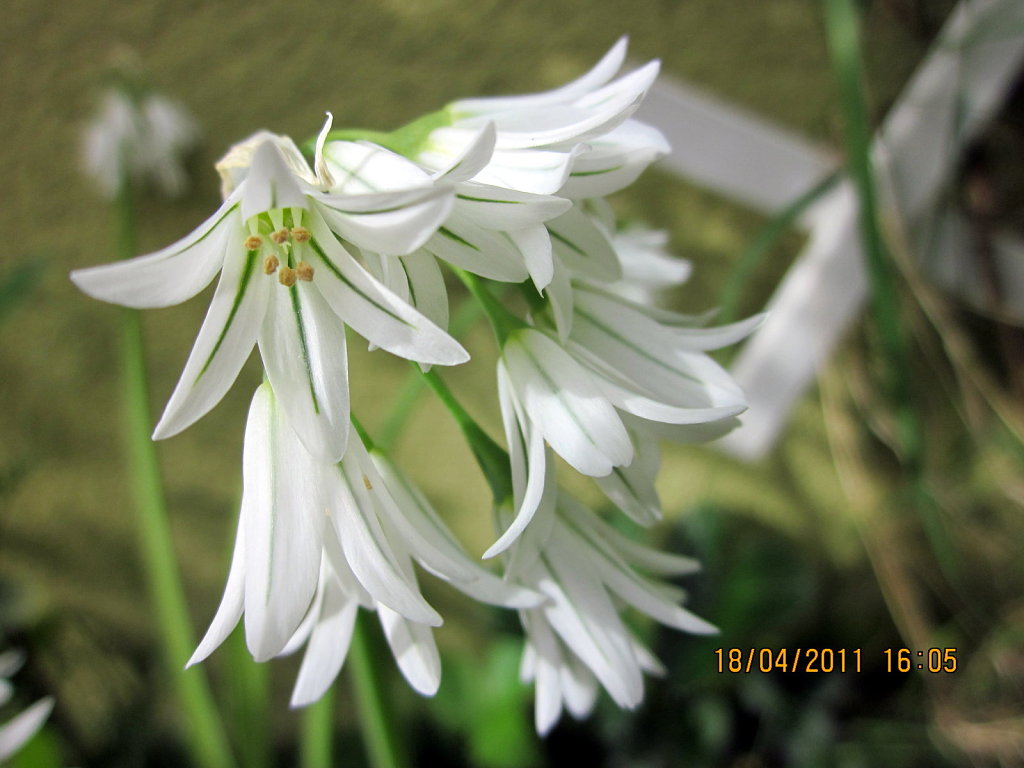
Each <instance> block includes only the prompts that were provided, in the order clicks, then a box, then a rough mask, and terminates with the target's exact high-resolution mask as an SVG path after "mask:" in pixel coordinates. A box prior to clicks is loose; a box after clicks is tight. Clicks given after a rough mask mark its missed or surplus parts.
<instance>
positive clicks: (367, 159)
mask: <svg viewBox="0 0 1024 768" xmlns="http://www.w3.org/2000/svg"><path fill="white" fill-rule="evenodd" d="M324 160H325V162H326V163H327V167H328V168H330V170H331V174H332V175H333V176H334V186H333V188H332V189H331V190H330V191H331V195H332V196H340V195H366V194H369V193H374V192H396V191H403V190H409V189H416V188H419V189H420V190H426V189H429V188H430V187H431V186H432V181H431V178H430V176H429V175H428V174H427V173H426V172H424V171H423V169H422V168H420V167H418V166H417V165H416V164H415V163H413V162H411V161H410V160H408V159H406V158H404V157H402V156H401V155H396V154H395V153H394V152H391V151H390V150H387V149H384V147H379V146H377V145H376V144H370V143H368V142H352V141H332V142H328V144H327V145H326V146H325V147H324ZM338 199H339V200H340V197H339V198H338ZM381 199H382V200H383V199H386V198H381ZM349 204H351V203H349ZM376 205H377V206H378V207H379V205H380V203H379V202H378V203H377V204H376Z"/></svg>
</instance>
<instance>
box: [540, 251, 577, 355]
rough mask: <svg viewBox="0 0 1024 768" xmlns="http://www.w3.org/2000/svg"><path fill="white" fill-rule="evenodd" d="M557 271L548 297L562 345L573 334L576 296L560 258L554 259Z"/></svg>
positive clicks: (548, 290)
mask: <svg viewBox="0 0 1024 768" xmlns="http://www.w3.org/2000/svg"><path fill="white" fill-rule="evenodd" d="M554 264H555V271H554V274H553V275H552V277H551V284H550V285H548V289H547V297H548V304H549V305H550V307H551V315H552V317H554V320H555V331H556V332H557V333H558V340H559V342H561V343H562V344H564V343H565V341H566V339H568V338H569V334H570V333H572V324H573V308H574V307H575V306H576V294H575V292H574V291H573V288H572V282H571V279H570V277H571V276H570V274H569V270H568V269H567V268H566V266H565V264H564V263H563V262H562V260H561V259H560V258H558V257H555V259H554Z"/></svg>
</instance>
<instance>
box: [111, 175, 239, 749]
mask: <svg viewBox="0 0 1024 768" xmlns="http://www.w3.org/2000/svg"><path fill="white" fill-rule="evenodd" d="M117 212H118V225H119V231H118V246H119V252H120V255H121V257H122V258H130V257H131V256H134V255H135V250H136V249H135V211H134V207H133V205H132V199H131V189H130V186H129V185H128V183H127V182H125V183H123V184H122V185H121V190H120V193H119V194H118V198H117ZM121 328H122V365H123V369H122V384H123V387H124V398H123V402H124V416H125V437H126V441H127V444H128V454H129V460H130V464H131V477H132V483H133V489H134V493H135V498H136V504H137V506H138V515H139V533H140V544H141V549H142V560H143V563H144V566H145V569H146V576H147V581H148V584H149V591H150V599H151V600H152V602H153V605H154V606H155V607H156V612H157V619H158V621H159V624H160V632H161V635H162V640H163V642H162V644H161V649H162V651H163V656H164V665H165V667H166V672H167V674H168V675H169V676H170V678H171V680H172V681H173V683H174V686H175V689H176V692H177V695H178V699H179V703H180V705H181V709H182V712H183V714H184V716H185V717H186V719H187V721H188V723H189V728H188V740H189V747H190V749H191V751H192V753H193V757H194V758H195V761H196V764H197V765H201V766H204V768H226V767H227V766H233V765H234V764H235V761H234V758H233V757H232V754H231V749H230V747H229V746H228V742H227V737H226V736H225V731H224V729H223V728H222V727H221V722H220V714H219V712H218V711H217V707H216V704H215V703H214V700H213V695H212V693H211V692H210V688H209V685H208V684H207V681H206V678H205V676H204V673H203V671H202V669H201V668H199V667H194V668H192V669H189V670H184V671H183V670H182V668H181V667H182V664H184V662H185V660H186V659H188V657H189V656H190V655H191V653H192V650H193V648H194V647H195V638H194V635H193V633H192V623H191V619H190V617H189V614H188V609H187V607H186V604H185V595H184V590H183V589H182V585H181V578H180V575H179V572H178V567H177V563H176V562H175V557H174V546H173V543H172V541H171V531H170V525H169V524H168V520H167V508H166V505H165V503H164V495H163V484H162V482H161V479H160V467H159V464H158V462H157V457H156V450H155V448H154V446H153V442H152V440H150V432H151V427H152V422H151V421H150V416H149V387H148V384H147V381H146V364H145V357H144V354H143V347H142V329H141V326H140V323H139V315H138V312H137V311H135V310H132V309H125V310H122V314H121Z"/></svg>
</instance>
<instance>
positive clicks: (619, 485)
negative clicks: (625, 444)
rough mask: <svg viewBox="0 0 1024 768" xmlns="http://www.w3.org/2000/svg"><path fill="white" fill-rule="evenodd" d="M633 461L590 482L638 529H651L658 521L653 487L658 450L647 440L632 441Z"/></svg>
mask: <svg viewBox="0 0 1024 768" xmlns="http://www.w3.org/2000/svg"><path fill="white" fill-rule="evenodd" d="M633 447H634V451H635V453H634V457H633V461H632V462H630V464H629V465H627V466H625V467H616V468H615V469H613V470H612V472H611V474H609V475H606V476H604V477H596V478H594V481H595V482H596V483H597V484H598V485H599V486H600V487H601V490H602V491H604V493H605V495H606V496H607V497H608V498H609V499H611V501H612V502H613V503H614V504H615V505H616V506H618V507H619V509H621V510H622V511H623V512H625V513H626V514H627V515H629V516H630V517H631V518H632V519H633V520H634V521H636V522H637V523H639V524H640V525H645V526H647V525H653V524H654V523H656V522H657V521H658V520H660V519H661V500H660V499H659V498H658V491H657V490H656V489H655V487H654V479H655V477H656V476H657V474H658V465H659V463H660V462H659V458H660V457H659V451H658V446H657V445H656V444H655V443H654V441H653V440H652V439H650V438H649V437H645V438H637V437H634V438H633Z"/></svg>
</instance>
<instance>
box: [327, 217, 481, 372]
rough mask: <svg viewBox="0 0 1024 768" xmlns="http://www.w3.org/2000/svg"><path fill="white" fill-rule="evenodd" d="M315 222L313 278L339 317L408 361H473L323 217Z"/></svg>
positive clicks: (434, 362) (447, 363)
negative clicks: (373, 271) (345, 244)
mask: <svg viewBox="0 0 1024 768" xmlns="http://www.w3.org/2000/svg"><path fill="white" fill-rule="evenodd" d="M312 220H313V239H312V240H310V244H311V245H312V248H311V249H310V250H311V251H312V253H313V254H314V258H313V261H314V264H313V266H314V267H315V269H316V274H315V277H314V280H315V281H316V284H317V287H318V288H319V289H320V293H321V294H322V295H323V297H324V298H325V299H326V300H327V303H328V304H329V305H330V306H331V309H333V310H334V312H335V314H337V315H338V317H340V318H341V319H342V320H344V321H345V322H346V323H348V324H349V325H351V326H352V327H353V328H354V329H355V330H356V331H357V332H358V333H360V334H361V335H363V336H364V337H366V338H367V339H368V340H369V341H371V342H373V343H374V344H377V345H378V346H380V347H382V348H383V349H386V350H388V351H389V352H391V353H393V354H396V355H399V356H401V357H406V358H408V359H410V360H416V361H417V362H421V363H432V364H438V365H455V364H457V363H463V362H465V361H466V360H468V359H469V354H468V353H467V352H466V350H465V349H463V348H462V345H460V344H459V343H458V342H457V341H455V339H453V338H452V337H451V336H449V335H448V334H447V333H445V332H444V331H442V330H441V329H440V328H438V327H437V326H436V325H434V324H433V323H432V322H430V321H429V320H428V319H427V318H426V317H424V316H423V315H422V314H420V313H419V312H417V311H416V310H415V309H413V308H412V307H410V306H409V305H408V304H407V303H405V302H404V301H402V300H401V299H399V298H398V297H397V296H395V295H394V294H393V293H392V292H391V291H389V290H388V289H387V288H385V287H384V286H383V285H381V284H380V282H378V281H377V280H376V279H374V277H373V276H372V275H370V273H368V272H367V271H366V270H365V269H364V268H363V267H361V266H360V265H359V264H357V263H356V262H355V260H354V259H353V258H352V257H351V256H350V255H349V253H348V252H347V251H346V250H345V249H344V248H342V247H341V245H340V244H339V243H338V242H337V241H336V240H335V239H334V237H333V235H332V234H331V233H330V231H329V230H328V229H327V226H326V224H324V223H323V220H322V219H320V217H319V216H313V217H312Z"/></svg>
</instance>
